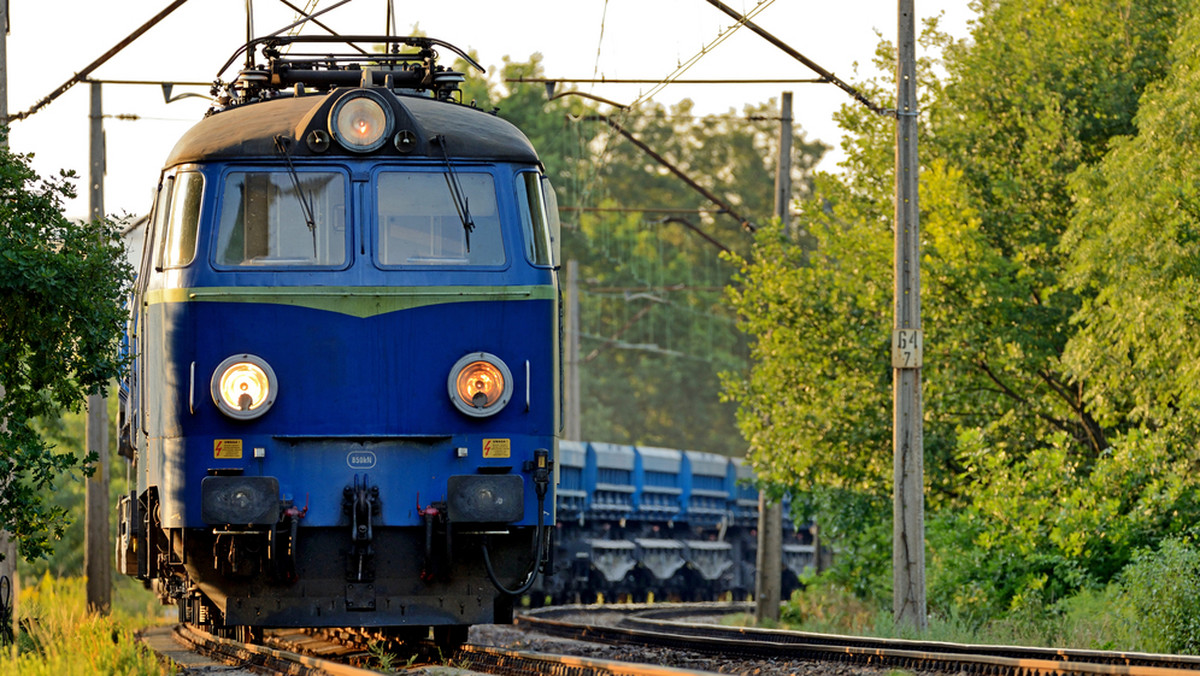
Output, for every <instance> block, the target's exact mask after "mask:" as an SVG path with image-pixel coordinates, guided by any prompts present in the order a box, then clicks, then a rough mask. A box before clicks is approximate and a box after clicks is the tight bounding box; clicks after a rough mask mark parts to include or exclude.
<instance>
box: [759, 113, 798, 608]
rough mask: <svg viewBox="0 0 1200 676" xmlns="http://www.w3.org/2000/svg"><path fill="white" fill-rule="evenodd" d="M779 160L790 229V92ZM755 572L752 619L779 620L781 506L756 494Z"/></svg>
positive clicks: (778, 202)
mask: <svg viewBox="0 0 1200 676" xmlns="http://www.w3.org/2000/svg"><path fill="white" fill-rule="evenodd" d="M779 117H780V122H779V158H778V160H777V161H776V163H775V215H776V216H777V217H779V220H780V222H781V223H783V227H784V228H788V229H789V230H790V228H791V219H790V215H791V204H792V93H791V92H784V93H783V98H782V100H781V101H780V116H779ZM755 567H756V569H757V571H758V573H757V575H755V579H754V601H755V607H754V619H755V620H756V621H757V622H758V623H759V624H762V622H763V620H772V621H775V620H778V619H779V602H780V600H782V599H781V596H782V595H783V591H782V587H783V579H782V577H783V506H782V505H781V504H780V503H778V502H770V501H768V500H767V498H766V496H765V495H764V494H762V493H759V494H758V554H757V557H756V561H755Z"/></svg>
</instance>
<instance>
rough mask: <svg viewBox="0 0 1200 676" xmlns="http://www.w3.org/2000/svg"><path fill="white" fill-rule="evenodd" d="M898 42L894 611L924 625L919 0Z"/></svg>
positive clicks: (904, 15) (907, 1)
mask: <svg viewBox="0 0 1200 676" xmlns="http://www.w3.org/2000/svg"><path fill="white" fill-rule="evenodd" d="M898 28H899V30H898V33H897V37H896V42H897V45H898V50H899V51H898V53H897V59H896V233H895V239H896V254H895V256H896V257H895V277H896V291H895V322H894V324H893V327H892V378H893V379H892V382H893V388H894V389H893V402H894V404H893V412H894V413H893V415H894V418H893V432H892V446H893V466H894V471H895V480H894V484H893V503H892V582H893V592H892V595H893V599H892V601H893V606H892V612H893V614H894V616H895V619H896V622H897V623H898V624H903V625H907V626H909V627H914V628H917V629H921V630H924V629H925V628H926V617H925V494H924V488H925V486H924V485H925V480H924V476H925V458H924V454H925V450H924V446H925V444H924V439H923V432H922V410H921V363H922V348H923V347H924V337H923V336H922V335H921V277H920V267H919V262H920V251H919V249H918V244H919V241H920V230H919V227H918V226H919V212H918V209H917V174H918V165H917V72H916V31H915V17H914V9H913V0H899V21H898Z"/></svg>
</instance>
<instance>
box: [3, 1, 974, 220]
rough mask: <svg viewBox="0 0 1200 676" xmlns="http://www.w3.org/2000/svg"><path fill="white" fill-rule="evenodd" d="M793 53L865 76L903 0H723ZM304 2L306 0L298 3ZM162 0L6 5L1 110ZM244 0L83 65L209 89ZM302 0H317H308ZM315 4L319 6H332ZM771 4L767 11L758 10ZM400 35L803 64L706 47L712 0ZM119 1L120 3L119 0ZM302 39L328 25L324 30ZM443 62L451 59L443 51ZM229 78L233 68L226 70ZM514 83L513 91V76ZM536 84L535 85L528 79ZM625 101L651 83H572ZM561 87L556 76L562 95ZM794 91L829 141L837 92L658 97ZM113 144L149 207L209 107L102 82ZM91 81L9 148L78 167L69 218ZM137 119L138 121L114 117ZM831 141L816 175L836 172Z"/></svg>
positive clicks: (745, 42)
mask: <svg viewBox="0 0 1200 676" xmlns="http://www.w3.org/2000/svg"><path fill="white" fill-rule="evenodd" d="M724 1H725V3H726V4H727V5H729V6H731V7H733V8H734V9H736V10H738V11H741V12H743V13H747V14H749V13H752V12H755V11H756V10H758V11H757V13H756V14H754V15H753V21H754V22H755V23H757V24H758V25H759V26H761V27H762V28H763V29H765V30H766V31H767V32H769V33H771V34H773V35H774V36H775V37H777V38H779V39H780V40H782V41H783V42H785V43H786V44H788V45H790V46H791V47H792V48H793V49H795V50H796V51H798V52H800V53H801V54H803V55H804V56H806V57H807V58H809V59H811V60H812V61H814V62H816V63H817V64H819V65H820V66H822V67H823V68H825V69H826V70H828V71H831V72H833V73H834V74H836V75H837V76H838V77H840V78H841V79H843V80H847V81H853V80H855V79H858V78H865V77H868V76H870V75H873V74H874V70H873V67H872V65H871V59H872V56H873V54H874V51H875V47H876V45H877V43H878V41H879V39H880V37H881V36H882V38H884V39H887V40H892V41H894V40H895V35H896V23H897V21H896V16H897V4H898V3H897V0H764V1H763V2H759V0H724ZM291 2H292V4H294V5H296V6H303V5H304V4H305V2H304V0H291ZM914 2H915V6H916V11H917V16H918V18H919V19H924V18H927V17H931V16H939V15H940V16H941V17H942V18H941V26H942V28H943V29H944V30H946V31H948V32H949V33H950V34H951V35H954V36H955V37H959V38H965V37H967V35H968V32H969V22H970V20H971V18H972V16H973V14H972V12H971V11H970V10H969V9H968V8H967V4H968V3H967V0H914ZM169 4H170V2H169V0H121V2H119V3H111V2H96V1H95V0H38V1H37V2H11V3H10V8H9V17H10V18H9V27H10V32H9V35H8V41H7V45H8V49H7V57H8V58H7V74H8V108H9V112H10V114H16V113H18V112H21V111H25V110H28V109H30V108H31V107H32V106H33V105H34V103H36V102H37V101H39V100H40V99H42V98H44V97H45V96H47V95H48V94H49V93H50V92H52V91H54V90H55V89H56V88H57V87H58V86H59V85H61V84H63V83H64V82H66V81H67V80H68V79H70V78H71V77H72V76H73V75H74V74H75V73H77V72H79V71H80V70H82V69H84V68H85V67H86V66H87V65H89V64H90V63H92V62H93V61H94V60H96V59H97V58H98V57H99V56H101V55H102V54H104V53H105V52H106V51H108V50H109V49H110V48H112V47H113V46H115V45H116V44H117V43H119V42H120V41H121V40H122V39H124V38H125V37H126V36H127V35H129V34H130V33H132V32H133V31H134V30H135V29H137V28H138V27H139V26H141V25H142V24H143V23H145V22H146V21H147V20H149V19H150V18H151V17H152V16H154V15H155V14H157V13H158V12H159V11H160V10H162V9H163V8H165V7H166V6H167V5H169ZM246 4H247V0H190V1H189V2H186V3H185V4H184V5H183V6H182V7H180V8H179V9H177V10H175V12H174V13H173V14H171V15H170V16H168V17H167V18H166V19H165V20H163V21H162V22H161V23H159V24H158V25H156V26H155V27H153V28H152V29H150V30H149V31H148V32H147V33H146V34H144V35H142V36H141V37H140V38H138V39H137V40H136V41H134V42H133V43H131V44H130V45H129V46H128V47H126V48H125V49H124V50H122V51H121V52H120V53H119V54H117V55H116V56H115V57H113V58H112V59H111V60H109V61H108V62H106V63H105V64H104V65H103V66H101V67H100V68H99V69H98V70H96V71H95V72H94V73H92V78H94V79H99V80H149V81H156V82H157V81H164V80H166V81H175V82H211V81H212V80H213V79H214V78H216V77H217V69H218V68H220V67H221V65H222V64H224V63H225V62H226V61H227V60H228V59H229V57H230V56H231V55H232V54H233V53H234V51H235V50H236V49H237V48H238V47H239V46H240V45H241V44H243V43H244V42H245V36H246ZM252 4H253V23H254V29H255V33H256V35H264V34H267V33H271V32H274V31H276V30H278V29H280V28H282V27H284V26H286V25H288V24H290V23H292V22H293V21H294V20H295V19H296V13H295V12H294V11H293V10H291V9H289V8H288V7H287V6H286V5H285V4H284V3H283V2H281V1H280V0H253V2H252ZM309 4H311V0H309ZM334 4H335V2H334V0H321V1H320V2H318V3H317V9H318V10H320V9H322V8H325V7H329V6H332V5H334ZM759 5H765V7H759ZM394 7H395V12H396V17H397V18H396V24H397V27H398V28H397V32H398V33H401V34H409V33H410V32H411V30H410V29H411V28H412V26H413V25H417V26H419V28H420V30H421V31H423V32H424V33H425V34H427V35H429V36H431V37H436V38H439V39H441V40H444V41H446V42H449V43H451V44H454V45H457V46H458V47H461V48H463V49H464V50H474V51H475V52H477V55H478V57H479V61H480V63H481V64H482V65H483V66H484V67H486V68H488V69H489V71H492V72H494V71H495V70H496V69H498V67H499V66H500V65H501V64H502V63H503V59H504V57H506V56H507V57H510V58H511V59H513V60H515V61H525V60H528V59H529V57H530V55H531V54H533V53H535V52H536V53H541V54H542V56H543V64H544V67H545V71H546V75H547V76H548V77H558V78H593V77H606V78H621V79H661V78H666V77H667V76H668V75H671V74H672V73H674V72H675V71H676V69H677V68H678V67H679V65H680V64H682V63H685V62H687V61H689V60H691V59H692V58H693V57H695V56H697V55H698V54H701V53H702V52H705V53H704V54H703V56H702V57H701V58H700V59H699V60H698V61H697V62H696V63H695V64H694V65H693V66H692V67H691V68H690V69H689V70H688V71H687V72H686V74H684V75H682V76H681V77H683V78H693V79H805V78H811V77H814V74H813V73H812V72H811V71H809V70H808V69H807V68H806V67H805V66H804V65H803V64H801V63H799V62H797V61H796V60H794V59H792V58H791V57H790V56H788V55H787V54H786V53H784V52H783V51H782V50H780V49H779V48H777V47H775V46H773V45H771V44H770V43H769V42H767V41H766V40H764V39H763V38H762V37H760V36H758V35H756V34H754V33H752V32H751V31H749V30H748V29H745V28H741V29H738V30H737V31H735V32H733V33H732V34H730V35H729V36H728V37H727V38H726V39H725V40H724V41H722V42H721V43H720V44H718V45H716V46H713V47H711V48H708V46H709V45H711V43H713V42H714V41H715V40H717V38H718V36H719V35H720V34H721V33H722V32H723V31H725V30H727V29H728V28H729V27H730V26H731V24H732V23H733V20H732V19H731V18H729V17H728V16H726V15H725V14H723V13H722V12H720V11H719V10H718V9H716V8H715V7H713V6H712V5H710V4H709V3H708V2H706V1H705V0H509V1H508V2H499V1H497V0H436V1H434V2H424V3H414V2H405V1H404V0H395V1H394ZM117 8H119V9H117ZM386 12H387V0H353V1H352V2H350V3H348V4H346V5H344V6H341V7H338V8H336V9H333V10H332V11H330V12H329V13H328V14H325V15H323V16H322V17H320V19H321V21H322V22H323V23H326V24H327V25H329V26H330V27H331V28H333V29H334V30H336V31H338V32H339V33H342V34H352V33H358V34H379V33H383V32H385V30H386V29H385V17H386V15H387V14H386ZM305 32H306V33H312V34H321V33H323V31H321V30H319V29H315V28H313V29H306V31H305ZM444 60H445V61H446V62H447V63H448V62H449V61H448V60H446V59H444ZM233 75H234V73H233V72H232V71H230V72H226V73H225V74H224V76H223V79H225V80H228V79H231V77H232V76H233ZM515 86H516V85H515ZM524 86H537V87H541V86H542V85H524ZM573 86H574V87H576V88H578V89H580V90H581V91H587V92H590V93H592V94H595V95H598V96H602V97H604V98H607V99H610V100H613V101H618V102H621V103H628V102H631V101H633V100H635V99H637V98H638V97H639V95H640V94H641V93H643V92H645V91H647V90H649V89H650V88H651V87H652V86H653V85H614V84H597V85H588V84H579V85H573ZM565 87H566V85H559V89H558V91H562V90H563V89H564V88H565ZM785 90H791V91H794V92H795V94H794V104H793V116H794V117H795V119H796V123H797V124H798V125H799V126H800V127H801V128H802V130H803V133H804V134H805V137H806V138H807V139H809V140H812V139H820V140H822V141H824V142H825V143H826V144H828V145H830V146H834V147H835V148H836V146H837V145H838V140H839V139H840V137H841V134H840V131H839V130H838V128H837V126H836V124H835V123H834V121H833V114H834V113H835V112H836V111H837V109H838V108H839V107H840V106H842V105H843V104H846V103H848V102H850V101H851V100H850V99H849V97H848V96H847V95H846V94H845V93H844V92H842V91H841V90H840V89H838V88H836V87H834V86H833V85H814V84H764V85H748V84H734V85H685V84H672V85H669V86H667V87H665V88H664V89H662V90H661V91H659V92H658V93H657V94H655V96H654V97H653V100H654V101H657V102H659V103H662V104H665V105H671V104H674V103H676V102H678V101H680V100H681V99H684V98H690V99H692V100H693V101H694V102H695V104H696V112H697V113H699V114H725V113H730V112H731V111H732V112H734V113H738V112H740V111H741V110H742V107H743V106H744V105H747V104H754V103H759V102H763V101H766V100H768V99H770V98H772V97H776V98H778V97H779V95H780V92H782V91H785ZM184 92H195V93H200V94H204V95H207V93H208V88H207V87H184V86H177V87H175V89H174V91H173V94H175V95H178V94H180V93H184ZM103 99H104V101H103V106H104V114H105V115H106V116H112V117H106V119H105V121H104V127H105V136H106V140H107V145H106V148H107V153H108V157H107V171H106V174H105V179H104V192H105V198H104V199H105V202H104V209H105V211H106V212H107V213H109V214H112V215H115V216H122V215H133V216H137V215H141V214H144V213H145V212H146V211H147V210H148V209H149V206H150V197H151V195H152V191H153V188H154V186H155V185H156V183H157V179H158V174H159V171H160V170H161V169H162V162H163V160H165V159H166V157H167V154H168V153H169V152H170V150H171V148H172V147H173V146H174V144H175V141H176V139H178V137H179V136H181V135H182V134H183V133H184V132H185V131H186V130H187V129H188V128H189V127H191V126H192V125H193V124H195V123H196V122H197V121H199V120H200V119H201V118H202V117H203V115H204V111H205V110H206V109H207V107H208V102H207V101H206V100H204V99H201V98H195V97H188V98H184V99H181V100H179V101H176V102H173V103H170V104H166V103H164V101H163V94H162V90H161V88H159V87H157V86H144V85H120V84H108V85H104V87H103ZM89 106H90V94H89V86H88V85H86V84H78V85H75V87H74V88H72V89H71V90H69V91H68V92H67V93H66V94H64V95H63V96H61V97H60V98H58V99H57V100H55V101H54V102H53V103H51V104H49V105H48V106H46V107H45V108H43V109H41V110H40V111H39V112H38V113H36V114H34V115H33V116H32V117H30V118H28V119H26V120H21V121H18V122H14V123H13V126H12V131H11V135H10V145H11V147H12V148H13V149H14V150H15V151H17V152H22V153H33V154H34V160H33V164H34V168H35V169H36V170H37V171H38V172H39V173H41V174H42V175H54V174H56V173H57V172H58V171H59V170H62V169H73V170H74V171H75V172H76V173H77V174H78V175H79V177H80V178H79V182H78V183H77V189H78V191H79V193H80V197H79V198H77V199H75V200H73V201H72V202H70V203H69V204H68V205H67V209H66V212H67V215H68V216H80V217H82V216H84V215H85V214H86V213H87V190H86V189H85V188H86V184H85V183H84V182H85V181H86V180H87V178H88V174H87V164H88V111H89ZM130 115H136V116H137V117H138V119H136V120H132V119H127V118H122V117H121V116H130ZM840 156H841V154H840V152H839V151H837V150H836V149H835V150H834V151H833V152H831V153H830V154H829V156H827V158H826V160H825V161H824V162H823V163H822V165H821V167H820V168H821V169H825V170H830V171H833V170H836V164H837V162H838V160H839V158H840Z"/></svg>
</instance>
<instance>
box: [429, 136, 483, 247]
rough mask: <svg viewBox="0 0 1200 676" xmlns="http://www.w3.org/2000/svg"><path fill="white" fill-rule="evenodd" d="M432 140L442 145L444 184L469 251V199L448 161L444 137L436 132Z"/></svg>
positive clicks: (456, 173) (472, 228)
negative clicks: (444, 167) (451, 198)
mask: <svg viewBox="0 0 1200 676" xmlns="http://www.w3.org/2000/svg"><path fill="white" fill-rule="evenodd" d="M433 142H434V143H436V144H438V145H439V146H441V147H442V159H443V160H444V161H445V162H446V173H445V174H443V175H444V176H445V177H446V185H447V186H449V187H450V196H451V197H453V198H454V209H455V210H456V211H458V219H459V220H460V221H462V226H463V235H464V236H465V237H466V240H467V253H471V231H472V230H474V229H475V221H473V220H471V204H470V200H469V199H467V196H466V195H465V194H464V193H463V189H462V184H461V183H459V181H458V172H456V171H454V165H453V164H451V163H450V152H449V151H447V150H446V137H445V135H443V134H438V135H437V136H434V137H433Z"/></svg>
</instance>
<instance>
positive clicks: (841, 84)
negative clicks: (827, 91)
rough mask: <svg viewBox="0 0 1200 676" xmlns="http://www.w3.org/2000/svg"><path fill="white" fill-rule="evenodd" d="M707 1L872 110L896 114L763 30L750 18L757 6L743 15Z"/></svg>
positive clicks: (727, 7)
mask: <svg viewBox="0 0 1200 676" xmlns="http://www.w3.org/2000/svg"><path fill="white" fill-rule="evenodd" d="M707 2H708V4H710V5H712V6H713V7H716V8H717V9H719V10H721V11H722V12H724V13H726V14H728V15H729V16H731V17H733V18H734V19H737V21H738V22H739V25H743V24H744V25H745V26H746V28H749V29H750V30H751V31H753V32H754V33H756V34H757V35H758V36H759V37H761V38H763V39H764V40H766V41H767V42H770V43H771V44H773V45H775V46H776V47H778V48H780V49H781V50H783V51H784V52H785V53H786V54H787V55H788V56H790V57H792V58H794V59H796V60H797V61H799V62H800V63H802V64H804V65H805V66H807V67H808V68H809V69H810V70H812V71H813V72H814V73H816V74H817V75H820V76H821V78H822V79H824V80H826V81H827V82H829V83H831V84H833V85H836V86H837V87H838V88H839V89H841V90H842V91H844V92H846V93H847V94H849V95H850V96H852V97H853V98H854V100H856V101H858V102H859V103H861V104H863V105H864V106H866V107H867V108H870V109H871V110H872V111H874V112H876V113H878V114H880V115H894V113H895V111H889V110H885V109H884V108H883V107H882V106H879V105H877V104H875V103H873V102H872V101H871V100H870V99H868V98H867V96H866V94H863V93H862V92H860V91H858V90H857V89H855V88H854V87H853V86H852V85H850V84H847V83H846V82H845V81H843V80H842V79H841V78H839V77H838V76H836V75H834V74H833V73H831V72H829V71H828V70H825V69H824V68H822V67H821V66H819V65H818V64H817V63H816V62H815V61H813V60H812V59H810V58H808V57H806V56H804V55H803V54H801V53H800V52H798V51H796V50H795V49H793V48H792V47H791V46H790V45H788V44H787V43H785V42H784V41H783V40H780V39H779V38H777V37H775V36H774V35H771V34H770V33H768V32H767V31H765V30H763V29H762V27H760V26H759V25H758V24H756V23H754V22H753V21H751V20H750V18H751V17H752V16H753V15H754V14H755V13H756V10H757V9H758V8H757V7H756V8H755V11H751V12H750V13H749V14H746V15H745V16H743V15H742V14H740V13H738V11H737V10H735V9H733V8H732V7H730V6H729V5H726V4H725V3H723V2H721V0H707Z"/></svg>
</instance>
